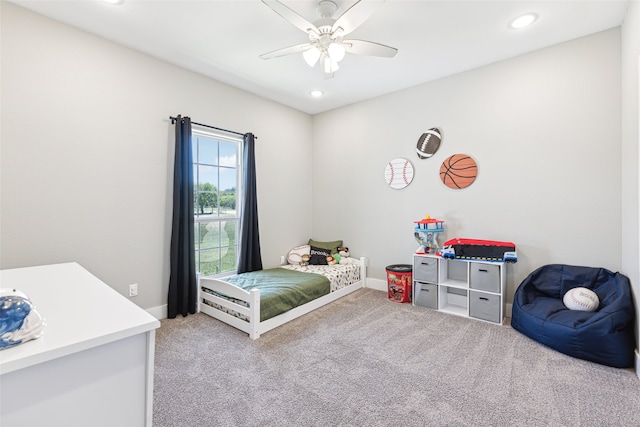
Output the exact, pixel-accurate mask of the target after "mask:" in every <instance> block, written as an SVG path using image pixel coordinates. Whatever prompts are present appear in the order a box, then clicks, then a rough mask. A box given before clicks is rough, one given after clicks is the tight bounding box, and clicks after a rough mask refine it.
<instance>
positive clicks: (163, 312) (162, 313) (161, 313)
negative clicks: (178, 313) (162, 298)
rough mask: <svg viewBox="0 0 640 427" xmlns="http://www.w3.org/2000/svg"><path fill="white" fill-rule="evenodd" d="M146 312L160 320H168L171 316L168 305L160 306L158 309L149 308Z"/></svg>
mask: <svg viewBox="0 0 640 427" xmlns="http://www.w3.org/2000/svg"><path fill="white" fill-rule="evenodd" d="M146 311H147V313H149V314H150V315H152V316H153V317H155V318H156V319H158V320H162V319H166V318H167V316H168V315H169V310H168V308H167V304H165V305H159V306H158V307H151V308H148V309H147V310H146Z"/></svg>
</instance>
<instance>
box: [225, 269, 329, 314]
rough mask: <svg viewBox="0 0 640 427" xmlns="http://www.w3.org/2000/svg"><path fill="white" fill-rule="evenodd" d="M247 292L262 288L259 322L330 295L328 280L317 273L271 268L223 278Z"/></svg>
mask: <svg viewBox="0 0 640 427" xmlns="http://www.w3.org/2000/svg"><path fill="white" fill-rule="evenodd" d="M224 280H225V281H227V282H229V283H233V284H234V285H236V286H238V287H239V288H242V289H245V290H247V291H249V290H251V289H253V288H258V289H260V321H261V322H262V321H264V320H267V319H270V318H272V317H275V316H277V315H279V314H282V313H284V312H285V311H289V310H291V309H292V308H295V307H298V306H300V305H302V304H306V303H308V302H309V301H313V300H314V299H316V298H318V297H321V296H323V295H327V294H328V293H329V292H330V290H331V285H330V283H329V279H327V278H326V277H324V276H322V275H320V274H315V273H304V272H301V271H294V270H287V269H285V268H271V269H268V270H260V271H253V272H250V273H243V274H238V275H235V276H231V277H227V278H225V279H224Z"/></svg>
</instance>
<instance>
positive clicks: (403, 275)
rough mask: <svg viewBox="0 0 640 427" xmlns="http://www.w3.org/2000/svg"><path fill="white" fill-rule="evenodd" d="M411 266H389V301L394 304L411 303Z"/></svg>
mask: <svg viewBox="0 0 640 427" xmlns="http://www.w3.org/2000/svg"><path fill="white" fill-rule="evenodd" d="M412 276H413V274H412V267H411V264H393V265H388V266H387V284H388V286H389V293H388V295H389V300H391V301H393V302H400V303H404V302H411V281H412Z"/></svg>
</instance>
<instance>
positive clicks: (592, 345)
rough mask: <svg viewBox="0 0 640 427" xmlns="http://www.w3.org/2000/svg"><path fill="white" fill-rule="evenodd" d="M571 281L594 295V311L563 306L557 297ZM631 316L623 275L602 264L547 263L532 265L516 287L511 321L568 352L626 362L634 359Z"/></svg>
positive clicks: (629, 363)
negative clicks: (537, 266)
mask: <svg viewBox="0 0 640 427" xmlns="http://www.w3.org/2000/svg"><path fill="white" fill-rule="evenodd" d="M577 287H584V288H589V289H591V290H592V291H594V292H595V293H596V294H597V295H598V298H599V299H600V306H599V307H598V309H597V310H596V311H593V312H587V311H576V310H569V309H568V308H566V307H565V305H564V304H563V302H562V297H563V296H564V294H565V293H566V292H567V291H568V290H569V289H572V288H577ZM634 319H635V309H634V306H633V301H632V299H631V287H630V285H629V279H628V278H627V277H626V276H624V275H623V274H620V273H612V272H611V271H609V270H606V269H604V268H592V267H576V266H570V265H562V264H552V265H545V266H543V267H540V268H538V269H537V270H535V271H534V272H533V273H531V274H530V275H529V276H528V277H527V278H526V279H524V281H523V282H522V283H521V284H520V286H519V287H518V289H517V290H516V292H515V295H514V297H513V310H512V314H511V326H512V327H513V328H514V329H515V330H517V331H519V332H521V333H523V334H524V335H526V336H528V337H529V338H531V339H533V340H535V341H538V342H540V343H542V344H544V345H546V346H548V347H551V348H553V349H555V350H558V351H560V352H562V353H564V354H567V355H569V356H573V357H577V358H580V359H585V360H590V361H592V362H596V363H600V364H603V365H607V366H613V367H616V368H628V367H631V366H633V359H634V353H633V352H634V348H635V336H634V332H633V328H634Z"/></svg>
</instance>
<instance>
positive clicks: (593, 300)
mask: <svg viewBox="0 0 640 427" xmlns="http://www.w3.org/2000/svg"><path fill="white" fill-rule="evenodd" d="M562 302H563V303H564V305H565V307H567V308H568V309H569V310H580V311H596V310H597V309H598V306H599V305H600V299H599V298H598V295H597V294H596V293H595V292H593V291H592V290H591V289H588V288H580V287H578V288H573V289H570V290H569V291H567V293H566V294H564V297H563V298H562Z"/></svg>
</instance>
